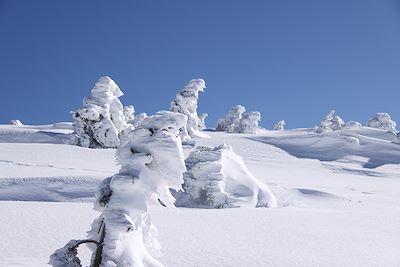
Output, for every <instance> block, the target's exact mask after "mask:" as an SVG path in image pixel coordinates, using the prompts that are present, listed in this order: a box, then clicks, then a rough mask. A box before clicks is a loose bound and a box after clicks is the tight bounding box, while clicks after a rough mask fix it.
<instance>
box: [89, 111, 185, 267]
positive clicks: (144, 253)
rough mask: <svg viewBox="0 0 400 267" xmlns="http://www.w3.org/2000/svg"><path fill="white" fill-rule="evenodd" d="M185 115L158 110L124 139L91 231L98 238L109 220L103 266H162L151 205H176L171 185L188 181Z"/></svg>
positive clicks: (102, 190)
mask: <svg viewBox="0 0 400 267" xmlns="http://www.w3.org/2000/svg"><path fill="white" fill-rule="evenodd" d="M186 120H187V118H186V116H184V115H182V114H180V113H175V112H168V111H163V112H159V113H157V114H156V115H154V116H150V117H148V118H146V119H144V121H143V122H142V124H141V128H139V129H136V130H133V131H131V132H130V133H128V134H126V135H125V136H124V137H123V138H122V139H121V145H120V147H119V148H118V150H117V160H118V162H119V164H120V165H121V169H120V171H119V173H117V174H115V175H114V176H112V177H110V178H107V179H105V180H104V181H103V183H102V184H101V186H100V187H99V190H98V192H97V194H96V202H95V209H96V210H98V211H101V212H102V213H101V215H100V216H99V218H98V219H96V220H95V221H94V223H93V225H92V230H91V231H90V233H89V238H90V239H95V240H98V239H99V236H98V229H99V227H100V225H101V224H104V225H105V236H104V242H103V251H102V265H101V266H104V267H106V266H162V264H161V263H160V262H159V261H158V260H156V259H155V258H154V256H156V255H157V253H158V250H159V248H160V245H159V243H158V241H157V239H156V235H157V231H156V229H155V227H154V225H153V224H152V222H151V220H150V215H149V204H150V203H151V202H153V203H159V202H160V203H163V205H166V206H173V205H174V201H175V199H174V197H173V196H172V195H171V193H170V191H169V190H170V189H171V188H172V189H175V190H178V189H180V188H181V184H182V183H183V179H182V174H183V172H185V170H186V168H185V164H184V156H183V151H182V145H181V140H180V137H179V129H180V128H182V127H183V126H184V125H185V124H186Z"/></svg>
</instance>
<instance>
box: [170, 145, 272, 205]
mask: <svg viewBox="0 0 400 267" xmlns="http://www.w3.org/2000/svg"><path fill="white" fill-rule="evenodd" d="M186 167H187V172H186V173H185V174H184V181H185V182H184V184H183V191H180V192H176V196H177V203H176V204H177V206H183V207H197V208H232V207H242V206H250V207H275V206H276V198H275V196H274V194H273V193H272V192H271V191H270V190H269V189H268V187H267V186H266V185H264V184H262V183H261V182H259V181H258V180H257V179H256V178H255V177H254V176H253V174H251V173H250V171H249V170H248V169H247V167H246V166H245V164H244V162H243V159H242V158H241V157H240V156H239V155H237V154H235V153H234V152H233V149H232V147H231V146H228V145H225V144H224V145H220V146H217V147H214V148H213V147H208V146H199V147H197V148H196V149H195V150H194V151H193V152H192V153H191V154H190V155H189V157H188V158H187V160H186Z"/></svg>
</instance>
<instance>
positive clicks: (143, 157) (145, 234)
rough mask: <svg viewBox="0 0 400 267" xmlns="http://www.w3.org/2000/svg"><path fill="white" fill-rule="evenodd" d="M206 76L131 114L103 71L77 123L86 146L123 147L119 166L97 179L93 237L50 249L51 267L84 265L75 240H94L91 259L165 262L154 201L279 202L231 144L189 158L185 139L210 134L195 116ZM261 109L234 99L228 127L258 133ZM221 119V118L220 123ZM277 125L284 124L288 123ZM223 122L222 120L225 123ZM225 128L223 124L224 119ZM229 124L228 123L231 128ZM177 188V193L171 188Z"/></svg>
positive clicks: (214, 205) (189, 203)
mask: <svg viewBox="0 0 400 267" xmlns="http://www.w3.org/2000/svg"><path fill="white" fill-rule="evenodd" d="M204 88H205V81H204V80H203V79H194V80H191V81H189V83H188V84H187V85H186V86H185V87H184V88H183V89H182V90H180V92H179V93H178V94H177V95H176V98H175V100H174V101H172V102H171V107H170V111H161V112H157V113H156V114H155V115H152V116H147V115H146V114H145V113H141V114H139V115H137V116H135V115H134V112H135V109H134V107H133V106H125V107H124V106H123V105H122V103H121V101H120V100H119V97H121V96H122V95H123V93H122V91H121V90H120V88H119V87H118V85H117V84H116V83H115V82H114V81H113V80H112V79H111V78H109V77H101V78H100V79H99V80H98V82H97V83H96V85H95V86H94V88H93V89H92V91H91V94H90V96H88V97H86V98H85V99H84V101H83V106H82V108H80V109H78V110H76V111H75V112H74V113H73V114H74V118H75V121H74V130H75V134H76V135H77V136H78V138H79V144H80V145H81V146H85V147H92V148H104V147H114V148H118V149H117V151H116V156H117V161H118V162H119V164H120V165H121V168H120V170H119V172H118V173H117V174H115V175H113V176H112V177H108V178H106V179H105V180H104V181H103V182H102V183H101V185H100V186H99V188H98V190H97V193H96V200H95V204H94V208H95V210H97V211H99V212H101V214H100V216H99V217H98V218H97V219H96V220H94V222H93V223H92V226H91V230H90V231H89V232H88V239H85V240H71V241H70V242H68V243H67V244H66V245H65V246H64V247H63V248H60V249H58V250H56V251H55V252H54V253H53V254H52V255H51V256H50V264H52V265H53V266H58V267H59V266H68V267H72V266H74V267H79V266H81V262H80V260H79V258H78V257H77V247H78V246H79V245H81V244H83V243H90V244H91V245H92V246H91V248H92V250H93V255H94V257H93V259H92V264H94V265H100V266H163V265H162V264H161V263H160V262H159V261H158V260H157V259H156V257H157V255H159V253H158V250H159V248H160V245H159V243H158V241H157V239H156V233H157V232H156V229H155V227H154V225H153V224H152V222H151V219H150V214H149V205H150V203H151V202H154V203H158V204H160V205H163V206H173V205H174V202H175V197H177V198H178V204H179V205H180V206H186V207H205V208H230V207H240V206H253V207H275V206H276V205H277V203H276V198H275V196H274V194H273V193H272V192H271V191H270V190H269V189H268V187H267V186H266V185H264V184H263V183H261V182H260V181H258V180H257V179H256V178H255V177H254V176H253V175H252V174H251V173H250V171H249V170H248V169H247V168H246V166H245V164H244V162H243V159H242V158H241V157H240V156H238V155H237V154H235V153H234V152H233V149H232V147H230V146H227V145H220V146H217V147H203V146H200V147H196V148H195V149H194V151H193V152H192V153H191V154H190V155H189V157H188V158H187V159H186V162H185V160H184V154H183V149H182V140H188V139H190V138H191V137H208V135H206V134H204V133H203V132H202V130H204V129H205V123H204V120H205V118H206V116H207V114H203V115H201V116H198V114H197V102H198V97H199V92H203V91H204ZM259 121H260V113H259V112H248V113H246V112H245V108H244V107H242V106H237V107H235V108H234V109H232V110H231V112H230V114H228V115H227V118H226V119H225V120H224V126H223V127H224V130H226V131H229V132H231V131H233V132H234V131H237V132H240V133H257V132H258V131H259V130H260V127H259V125H258V124H259ZM221 123H222V122H221ZM279 125H280V126H279V127H277V130H283V125H284V122H283V121H282V122H280V123H279ZM220 126H221V125H220ZM221 127H222V126H221ZM228 129H229V130H228ZM173 194H174V195H173Z"/></svg>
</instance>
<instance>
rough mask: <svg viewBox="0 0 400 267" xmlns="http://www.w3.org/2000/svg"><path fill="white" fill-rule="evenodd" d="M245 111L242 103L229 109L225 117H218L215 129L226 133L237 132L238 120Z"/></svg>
mask: <svg viewBox="0 0 400 267" xmlns="http://www.w3.org/2000/svg"><path fill="white" fill-rule="evenodd" d="M245 112H246V108H245V107H244V106H242V105H237V106H234V107H233V108H231V110H229V112H228V114H226V115H225V118H222V119H219V120H218V123H217V128H216V129H215V130H216V131H224V132H228V133H234V132H237V128H238V126H239V123H240V120H241V119H242V115H243V113H245Z"/></svg>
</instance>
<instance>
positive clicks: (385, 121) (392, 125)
mask: <svg viewBox="0 0 400 267" xmlns="http://www.w3.org/2000/svg"><path fill="white" fill-rule="evenodd" d="M367 126H368V127H371V128H377V129H381V130H386V131H391V132H394V133H397V130H396V122H395V121H393V120H392V118H391V117H390V115H389V114H388V113H386V112H379V113H376V114H375V116H374V117H373V118H371V119H369V120H368V123H367Z"/></svg>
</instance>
